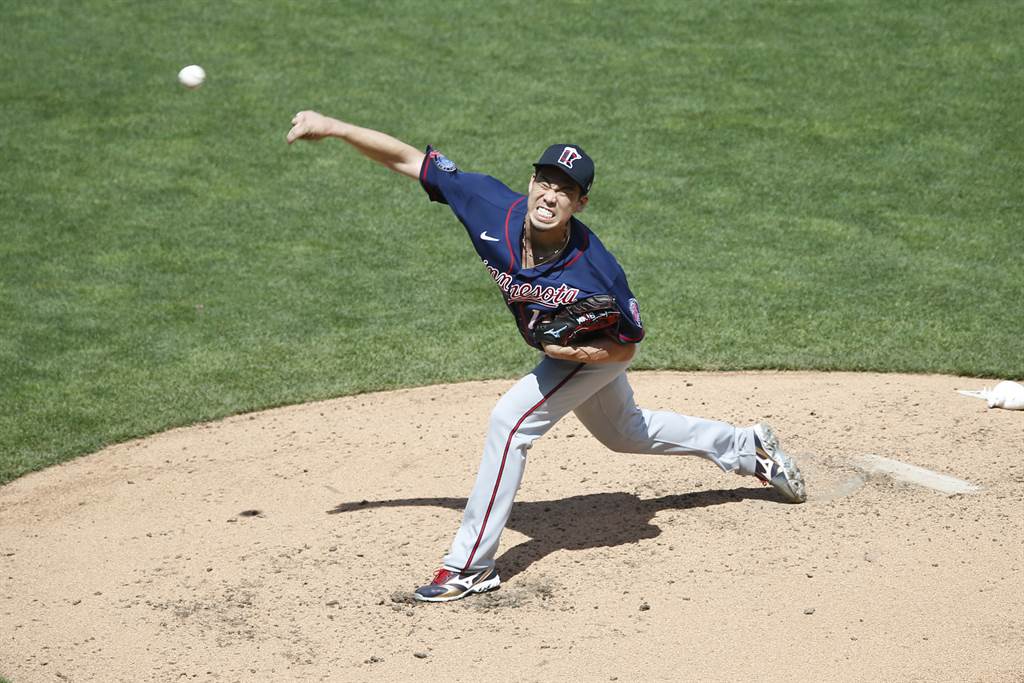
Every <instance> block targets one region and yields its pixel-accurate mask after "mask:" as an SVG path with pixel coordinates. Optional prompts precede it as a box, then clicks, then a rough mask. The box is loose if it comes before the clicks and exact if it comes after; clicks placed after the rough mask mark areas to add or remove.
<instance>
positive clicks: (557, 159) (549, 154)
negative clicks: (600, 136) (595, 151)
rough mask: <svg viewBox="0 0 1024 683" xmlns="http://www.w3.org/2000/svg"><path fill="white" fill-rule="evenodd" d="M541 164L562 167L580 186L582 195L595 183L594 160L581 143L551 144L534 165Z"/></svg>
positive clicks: (537, 166) (536, 166) (538, 166)
mask: <svg viewBox="0 0 1024 683" xmlns="http://www.w3.org/2000/svg"><path fill="white" fill-rule="evenodd" d="M541 166H554V167H555V168H557V169H561V171H562V172H563V173H565V174H566V175H568V176H569V177H570V178H572V179H573V180H574V181H575V182H576V184H577V185H579V186H580V189H581V190H582V194H580V196H581V197H582V196H584V195H586V194H587V193H588V192H590V186H591V185H593V184H594V160H593V159H591V158H590V157H589V156H588V155H587V153H586V152H584V151H583V148H582V147H580V146H579V145H569V144H562V143H559V144H557V145H551V146H550V147H548V148H547V149H546V150H544V153H543V154H541V155H540V161H538V162H537V163H535V164H534V165H533V167H534V168H535V169H537V168H540V167H541Z"/></svg>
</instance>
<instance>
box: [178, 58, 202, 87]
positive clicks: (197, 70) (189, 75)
mask: <svg viewBox="0 0 1024 683" xmlns="http://www.w3.org/2000/svg"><path fill="white" fill-rule="evenodd" d="M178 80H179V81H180V82H181V84H182V85H183V86H185V87H186V88H189V89H190V90H192V89H195V88H198V87H199V86H201V85H202V84H203V81H205V80H206V72H205V71H203V67H201V66H199V65H198V64H189V65H188V66H186V67H185V68H184V69H182V70H181V71H179V72H178Z"/></svg>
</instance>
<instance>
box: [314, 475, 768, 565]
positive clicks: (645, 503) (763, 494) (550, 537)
mask: <svg viewBox="0 0 1024 683" xmlns="http://www.w3.org/2000/svg"><path fill="white" fill-rule="evenodd" d="M742 500H772V501H777V500H778V497H777V496H776V495H775V493H774V492H773V490H772V489H769V488H743V489H727V490H716V491H695V492H692V493H684V494H679V495H673V496H662V497H661V498H650V499H643V498H640V497H639V496H636V495H634V494H631V493H591V494H587V495H580V496H570V497H569V498H561V499H559V500H543V501H525V502H518V503H515V504H514V505H513V506H512V516H511V517H510V518H509V521H508V524H507V525H506V528H509V529H514V530H515V531H518V532H519V533H522V534H524V535H526V536H529V537H530V540H529V541H526V542H524V543H520V544H519V545H517V546H514V547H512V548H509V549H508V550H506V551H505V552H504V553H503V554H502V555H501V557H499V558H498V559H497V564H498V566H499V567H500V568H501V576H502V579H504V580H508V579H510V578H512V577H513V576H515V575H516V574H518V573H519V572H521V571H523V570H524V569H526V568H527V567H529V566H530V565H531V564H533V563H534V562H536V561H538V560H540V559H542V558H544V557H546V556H547V555H549V554H551V553H553V552H555V551H557V550H583V549H586V548H602V547H611V546H617V545H625V544H627V543H635V542H637V541H640V540H642V539H648V538H655V537H657V536H658V535H659V534H660V533H661V528H659V527H657V526H655V525H654V524H652V523H651V520H653V519H654V516H655V515H656V514H657V513H659V512H661V511H663V510H689V509H692V508H702V507H709V506H711V505H723V504H726V503H736V502H739V501H742ZM407 506H408V507H424V506H428V507H434V506H436V507H443V508H448V509H450V510H462V509H464V508H465V507H466V499H465V498H396V499H393V500H363V501H359V502H354V503H341V504H340V505H338V506H337V507H335V508H333V509H331V510H328V511H327V514H331V515H336V514H340V513H343V512H353V511H356V510H368V509H372V508H383V507H407ZM456 531H457V528H456V527H453V528H452V536H453V537H454V535H455V532H456Z"/></svg>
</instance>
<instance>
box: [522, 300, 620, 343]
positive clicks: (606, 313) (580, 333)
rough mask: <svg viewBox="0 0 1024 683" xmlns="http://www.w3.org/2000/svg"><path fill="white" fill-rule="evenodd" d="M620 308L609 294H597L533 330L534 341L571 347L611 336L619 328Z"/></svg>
mask: <svg viewBox="0 0 1024 683" xmlns="http://www.w3.org/2000/svg"><path fill="white" fill-rule="evenodd" d="M620 316H621V314H620V313H619V307H618V306H616V304H615V297H613V296H611V295H610V294H597V295H594V296H588V297H586V298H585V299H579V300H578V301H574V302H572V303H571V304H566V305H564V306H562V307H561V308H558V309H557V310H555V311H554V313H552V314H550V315H548V316H547V317H544V318H541V319H539V320H538V321H537V322H536V323H535V324H534V326H533V340H534V341H535V342H537V345H538V346H540V347H542V348H543V346H544V345H545V344H557V345H558V346H574V345H576V344H578V343H579V342H581V341H583V340H585V339H589V338H591V337H593V336H596V335H598V334H612V333H614V332H616V331H617V330H618V328H619V318H620Z"/></svg>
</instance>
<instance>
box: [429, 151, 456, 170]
mask: <svg viewBox="0 0 1024 683" xmlns="http://www.w3.org/2000/svg"><path fill="white" fill-rule="evenodd" d="M434 166H437V167H438V168H439V169H440V170H442V171H444V172H445V173H454V172H455V171H457V170H459V169H458V168H457V167H456V166H455V162H454V161H452V160H451V159H449V158H448V157H446V156H445V155H443V154H440V153H437V152H435V153H434Z"/></svg>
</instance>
